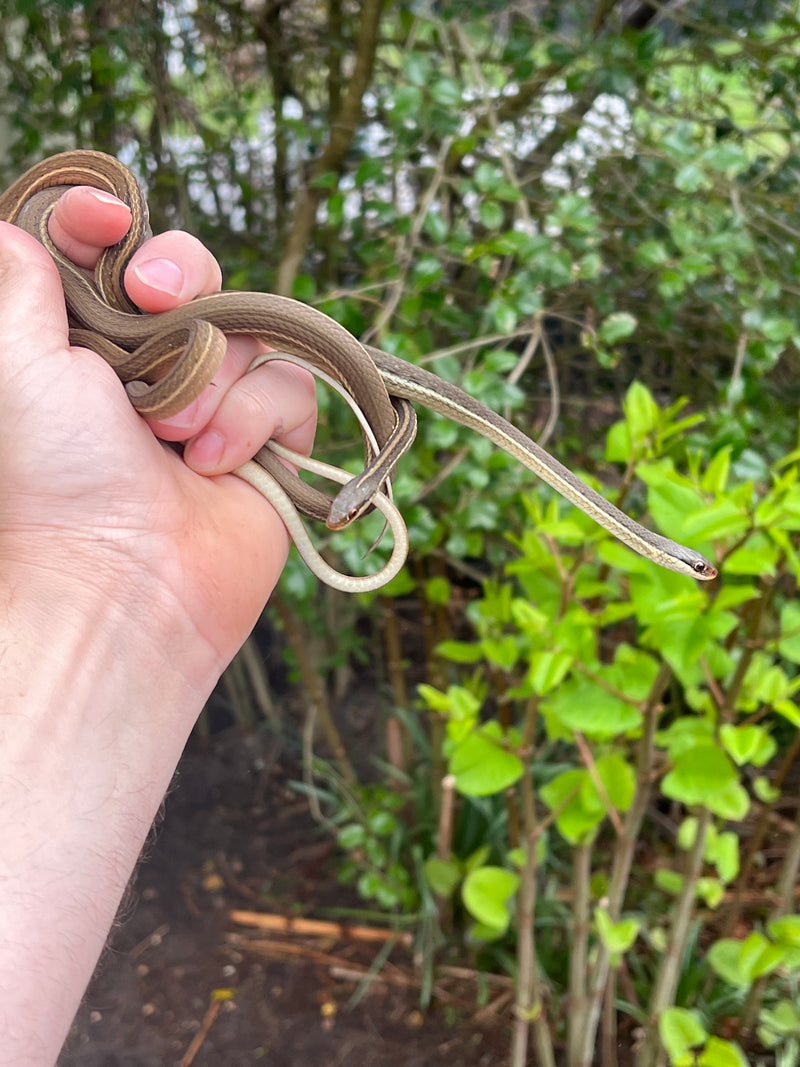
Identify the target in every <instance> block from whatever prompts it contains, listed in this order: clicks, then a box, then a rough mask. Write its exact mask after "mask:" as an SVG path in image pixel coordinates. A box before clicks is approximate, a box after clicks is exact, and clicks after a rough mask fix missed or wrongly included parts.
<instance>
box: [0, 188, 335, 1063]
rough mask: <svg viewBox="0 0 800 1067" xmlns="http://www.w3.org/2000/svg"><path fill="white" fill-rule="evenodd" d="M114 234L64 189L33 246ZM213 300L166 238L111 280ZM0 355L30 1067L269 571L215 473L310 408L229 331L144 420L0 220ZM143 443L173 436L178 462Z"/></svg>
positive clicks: (12, 997)
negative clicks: (214, 365)
mask: <svg viewBox="0 0 800 1067" xmlns="http://www.w3.org/2000/svg"><path fill="white" fill-rule="evenodd" d="M128 223H129V215H128V211H127V209H126V208H125V207H124V205H122V204H120V203H119V202H118V201H114V200H113V198H112V199H109V198H108V197H106V196H105V195H104V194H100V196H99V197H98V196H97V194H96V193H95V192H93V191H90V190H87V189H75V190H72V191H70V192H69V193H67V194H65V196H64V197H63V198H62V200H61V201H60V202H59V204H58V206H57V207H56V209H55V214H54V216H53V219H52V228H51V236H52V237H53V240H54V241H55V242H56V244H57V245H58V246H59V248H61V249H62V251H64V252H65V253H66V254H68V255H69V256H70V258H73V259H74V260H75V261H76V262H78V263H79V264H81V265H83V266H91V265H92V264H93V263H94V261H95V260H96V258H97V256H98V255H99V252H100V250H101V248H102V247H104V246H105V245H106V244H110V243H113V242H115V241H117V240H118V239H119V238H120V237H121V236H122V235H123V234H124V233H125V232H126V229H127V226H128ZM164 283H166V289H165V287H164ZM218 284H219V269H218V267H217V265H216V264H215V262H214V261H213V259H212V257H211V256H210V255H209V254H208V252H206V251H205V250H204V249H203V248H202V247H201V246H200V245H199V244H198V243H197V242H196V241H194V240H193V239H192V238H190V237H187V236H186V235H185V234H180V233H168V234H162V235H161V236H160V237H155V238H153V239H152V240H151V241H148V242H147V243H146V244H145V245H144V246H143V247H142V248H141V249H140V250H139V251H138V252H137V253H136V255H135V256H134V258H133V260H132V262H131V264H130V265H129V268H128V270H127V272H126V287H127V289H128V292H129V294H130V296H131V298H132V299H133V300H135V301H136V302H137V303H138V304H139V305H140V306H141V307H142V308H143V309H145V310H151V311H157V310H165V309H167V308H170V307H174V306H176V305H177V304H179V303H182V302H184V301H186V300H189V299H191V298H192V297H194V296H196V295H199V294H201V293H207V292H212V291H214V290H215V289H216V288H217V286H218ZM0 339H2V340H0V486H2V496H0V575H1V576H2V577H1V578H0V658H2V661H3V671H2V672H1V673H0V738H2V744H1V745H0V824H2V826H3V848H2V849H0V883H2V885H3V907H2V908H0V1067H5V1065H6V1064H8V1065H9V1067H10V1065H11V1064H14V1065H18V1064H21V1063H25V1064H26V1065H27V1067H51V1065H52V1063H53V1062H54V1061H55V1058H56V1055H57V1052H58V1049H59V1048H60V1046H61V1044H62V1042H63V1040H64V1036H65V1034H66V1032H67V1030H68V1027H69V1024H70V1021H71V1019H72V1017H73V1015H74V1012H75V1009H76V1007H77V1004H78V1001H79V999H80V996H81V994H82V991H83V989H84V987H85V985H86V982H87V981H88V978H89V976H90V974H91V971H92V968H93V966H94V963H95V961H96V959H97V957H98V955H99V953H100V951H101V948H102V945H103V942H104V940H105V937H106V935H107V932H108V929H109V927H110V925H111V923H112V921H113V917H114V913H115V911H116V908H117V906H118V903H119V900H120V897H121V895H122V892H123V889H124V887H125V885H126V883H127V881H128V879H129V877H130V873H131V870H132V869H133V866H134V864H135V862H136V857H137V856H138V854H139V851H140V849H141V846H142V843H143V841H144V839H145V836H146V834H147V831H148V828H149V827H150V825H151V823H152V820H153V817H154V815H155V813H156V811H157V809H158V807H159V805H160V803H161V801H162V798H163V796H164V792H165V790H166V788H167V786H168V783H169V781H170V779H171V778H172V775H173V773H174V770H175V766H176V764H177V761H178V759H179V757H180V753H181V751H182V749H183V746H184V744H185V742H186V738H187V736H188V734H189V731H190V730H191V728H192V726H193V724H194V722H195V719H196V718H197V715H198V714H199V712H200V711H201V709H202V706H203V704H204V702H205V700H206V698H207V696H208V694H209V692H210V691H211V688H212V687H213V685H214V684H215V682H216V681H217V678H218V677H219V674H220V672H221V671H222V669H223V668H224V667H225V666H226V664H227V663H228V661H229V660H230V659H231V657H232V656H233V655H234V653H235V652H236V650H237V649H238V647H239V645H240V644H241V642H242V641H243V640H244V638H245V637H246V636H247V634H248V632H249V631H250V629H251V627H252V625H253V623H254V622H255V621H256V619H257V617H258V614H259V612H260V611H261V609H262V608H263V606H264V603H265V601H266V599H267V597H268V595H269V593H270V592H271V590H272V588H273V586H274V584H275V582H276V581H277V578H278V575H279V573H280V570H281V568H282V566H283V563H284V560H285V556H286V551H287V543H288V539H287V534H286V531H285V530H284V528H283V525H282V523H281V522H280V520H279V519H278V517H277V515H276V514H275V512H274V511H273V509H272V508H271V506H270V505H269V504H267V502H266V501H265V500H264V499H263V498H262V497H260V496H259V494H257V493H256V492H255V490H253V489H252V488H251V487H250V486H249V485H247V484H245V483H244V482H243V481H241V480H240V479H238V478H236V477H235V476H234V475H231V474H228V473H225V472H227V471H230V470H232V469H234V468H235V467H237V466H239V465H240V464H241V463H242V462H244V461H245V460H247V459H249V458H250V456H252V455H253V453H254V452H255V451H256V450H257V449H258V448H259V447H260V446H261V444H262V443H263V442H264V441H265V440H266V439H267V438H268V437H270V436H271V435H273V434H275V436H277V437H280V439H281V440H283V441H284V442H285V443H286V444H287V445H289V446H290V447H292V448H295V449H297V450H298V451H303V450H307V449H308V447H309V446H310V444H311V439H312V436H313V429H314V421H315V407H314V402H313V386H312V384H311V379H310V376H308V375H306V374H305V372H303V371H300V370H299V369H298V368H296V367H294V366H293V365H290V364H286V363H283V364H279V363H269V364H267V365H266V366H264V367H263V368H260V369H259V370H258V371H256V372H254V373H252V374H245V371H246V369H247V367H248V365H249V364H250V362H251V360H252V358H253V357H254V356H255V355H256V353H257V351H258V349H257V347H256V346H255V345H254V343H253V342H252V340H248V339H246V338H241V337H236V338H233V339H231V342H230V346H229V351H228V355H227V357H226V359H225V361H224V363H223V365H222V367H221V368H220V370H219V372H218V374H217V376H216V378H215V380H214V383H213V385H212V386H209V388H207V389H206V390H205V392H204V393H203V395H202V396H201V397H199V399H198V400H197V401H196V402H195V403H194V404H193V405H192V406H191V407H190V408H189V409H187V410H186V411H184V412H181V413H180V414H179V415H177V416H175V417H173V418H172V419H171V420H169V422H168V423H157V424H153V425H152V426H148V425H147V424H146V423H145V422H144V421H143V420H142V419H141V418H140V417H139V416H138V415H137V414H136V413H135V412H134V410H133V408H132V407H131V405H130V403H129V402H128V399H127V396H126V394H125V391H124V389H123V388H122V386H121V384H120V382H119V381H118V379H117V378H116V376H115V375H114V373H113V372H112V371H111V370H110V368H109V367H108V366H107V364H105V363H104V362H103V360H101V359H100V358H99V357H98V356H97V355H96V354H95V353H93V352H89V351H88V350H86V349H76V348H70V346H69V340H68V333H67V319H66V313H65V309H64V301H63V295H62V292H61V287H60V284H59V279H58V274H57V272H56V270H55V267H54V265H53V263H52V261H51V259H50V256H49V255H48V254H47V253H46V251H45V250H44V248H42V246H41V245H39V244H38V243H37V242H36V241H35V240H34V239H33V238H32V237H30V236H29V235H28V234H26V233H23V232H22V231H21V230H18V229H16V228H15V227H13V226H9V225H7V224H5V223H0ZM153 430H155V431H156V432H157V433H158V434H159V436H160V437H162V438H164V439H166V440H172V441H187V442H188V444H187V448H186V462H184V460H183V459H181V458H180V457H179V456H178V455H177V454H176V453H175V452H174V451H172V450H170V449H169V448H168V447H166V446H164V445H163V444H161V443H160V442H159V441H158V440H157V439H156V437H155V436H154V434H153ZM192 468H194V469H192ZM198 471H200V472H202V473H203V475H207V476H202V475H201V474H200V473H197V472H198Z"/></svg>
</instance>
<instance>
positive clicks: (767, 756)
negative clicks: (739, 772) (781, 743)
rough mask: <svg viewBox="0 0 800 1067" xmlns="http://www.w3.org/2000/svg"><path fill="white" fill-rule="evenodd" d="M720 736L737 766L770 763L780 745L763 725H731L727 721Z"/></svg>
mask: <svg viewBox="0 0 800 1067" xmlns="http://www.w3.org/2000/svg"><path fill="white" fill-rule="evenodd" d="M719 736H720V740H721V741H722V743H723V745H724V746H725V751H726V752H727V753H728V755H729V756H730V757H731V759H732V760H733V761H734V763H735V764H736V765H737V767H743V766H744V765H745V764H746V763H752V764H753V766H754V767H763V766H764V764H765V763H769V761H770V760H771V759H772V757H773V756H774V755H775V751H776V749H777V747H778V746H777V745H776V744H775V741H774V740H773V738H772V737H770V735H769V733H768V732H767V730H765V729H764V727H763V726H755V725H753V724H750V725H747V726H731V725H730V724H729V723H726V724H724V725H723V726H721V727H720V731H719Z"/></svg>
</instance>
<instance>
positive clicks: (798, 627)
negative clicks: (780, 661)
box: [778, 600, 800, 663]
mask: <svg viewBox="0 0 800 1067" xmlns="http://www.w3.org/2000/svg"><path fill="white" fill-rule="evenodd" d="M780 626H781V638H780V640H779V641H778V651H779V652H780V654H781V655H782V656H784V657H785V658H786V659H788V660H789V662H790V663H800V605H799V604H795V603H794V601H791V600H789V601H787V603H786V604H784V605H783V607H782V608H781V621H780Z"/></svg>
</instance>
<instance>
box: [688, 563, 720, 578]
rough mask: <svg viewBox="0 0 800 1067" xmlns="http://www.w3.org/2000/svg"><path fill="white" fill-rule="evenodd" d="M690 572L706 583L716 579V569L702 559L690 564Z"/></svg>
mask: <svg viewBox="0 0 800 1067" xmlns="http://www.w3.org/2000/svg"><path fill="white" fill-rule="evenodd" d="M692 570H693V571H694V573H695V574H696V575H697V577H698V578H704V579H705V580H706V581H710V580H711V579H712V578H716V577H717V568H716V567H713V566H712V565H711V564H710V563H707V562H706V561H705V560H704V559H696V560H694V562H693V563H692Z"/></svg>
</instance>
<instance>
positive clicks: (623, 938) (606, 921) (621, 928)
mask: <svg viewBox="0 0 800 1067" xmlns="http://www.w3.org/2000/svg"><path fill="white" fill-rule="evenodd" d="M594 921H595V923H596V924H597V932H598V933H599V935H600V937H601V938H602V940H603V943H604V944H605V946H606V948H607V949H608V951H609V954H610V955H611V957H612V960H614V961H615V963H614V965H615V966H616V965H618V963H619V961H620V959H621V957H622V955H623V954H624V953H625V952H627V951H628V949H629V948H630V947H631V945H632V944H633V943H634V941H635V940H636V938H637V937H638V935H639V930H640V929H641V927H642V924H641V922H640V921H639V920H638V919H622V920H621V921H620V922H617V923H615V922H612V920H611V916H610V915H609V914H608V912H607V911H606V909H605V908H597V909H596V910H595V913H594Z"/></svg>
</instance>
